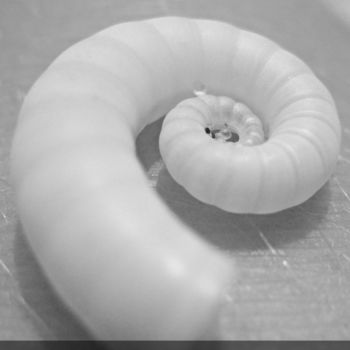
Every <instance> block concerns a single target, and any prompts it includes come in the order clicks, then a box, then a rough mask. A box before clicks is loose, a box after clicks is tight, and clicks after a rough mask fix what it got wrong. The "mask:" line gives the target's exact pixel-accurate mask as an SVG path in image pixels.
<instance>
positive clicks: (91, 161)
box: [11, 17, 340, 339]
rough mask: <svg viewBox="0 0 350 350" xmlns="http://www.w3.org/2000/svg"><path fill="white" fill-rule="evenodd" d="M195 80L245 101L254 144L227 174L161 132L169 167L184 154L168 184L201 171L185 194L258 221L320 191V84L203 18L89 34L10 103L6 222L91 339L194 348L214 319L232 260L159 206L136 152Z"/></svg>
mask: <svg viewBox="0 0 350 350" xmlns="http://www.w3.org/2000/svg"><path fill="white" fill-rule="evenodd" d="M201 84H204V85H203V86H205V87H206V88H207V91H208V93H210V94H213V95H217V96H227V97H233V98H235V99H237V100H239V101H241V102H242V103H244V104H247V105H248V106H249V107H250V108H251V110H252V111H254V113H256V115H258V116H259V117H260V118H261V120H262V125H263V127H264V129H265V130H264V131H265V132H267V138H268V141H267V142H264V143H262V144H261V146H249V147H248V146H244V147H243V146H242V147H241V149H242V150H243V151H242V153H240V154H236V153H237V152H235V151H234V152H233V154H234V155H237V156H238V158H239V160H238V161H236V160H233V161H232V164H230V162H229V161H228V155H227V150H225V151H224V153H223V154H222V153H221V150H220V151H219V152H218V149H219V148H220V147H221V146H222V147H226V146H227V144H225V142H221V143H215V142H216V140H212V139H210V138H209V137H208V135H206V134H205V131H204V130H202V129H203V128H202V127H201V132H202V134H201V136H200V137H197V134H196V136H195V137H190V138H187V139H186V142H185V143H184V144H183V145H182V146H183V150H181V147H180V148H179V147H178V146H177V149H176V150H175V148H174V147H175V146H174V144H173V140H174V137H175V136H174V135H175V134H176V133H177V134H178V137H179V138H182V137H183V136H185V134H186V133H184V135H182V132H183V131H181V130H182V129H181V128H183V126H181V124H182V123H178V122H173V123H166V130H167V131H166V132H165V134H163V136H162V138H161V141H162V140H163V141H167V140H170V139H171V138H172V141H171V140H170V141H171V142H170V143H167V142H164V143H163V145H162V152H163V153H164V154H165V153H167V152H169V160H165V161H166V162H167V164H168V165H169V167H177V166H178V167H181V165H180V163H179V158H176V157H173V156H171V153H173V152H175V153H176V152H180V153H181V152H183V151H186V150H187V151H190V150H191V149H190V148H191V146H190V145H191V144H192V145H193V151H195V152H196V154H195V155H193V162H192V164H191V166H190V167H188V164H187V165H185V166H184V167H183V168H182V171H181V176H180V178H179V179H178V180H179V181H182V183H183V185H185V186H187V185H189V186H190V187H191V184H193V183H194V180H193V178H191V175H190V172H192V171H193V172H194V173H200V172H201V173H203V172H208V175H209V177H206V178H204V179H203V183H205V184H206V186H205V187H203V188H198V189H196V191H195V192H196V193H195V194H196V195H198V197H199V198H200V199H202V200H205V201H208V202H209V203H212V204H215V205H218V206H220V207H223V208H224V209H226V210H235V211H238V212H242V211H254V210H256V211H257V212H271V211H275V210H281V209H283V208H286V207H288V206H290V205H295V204H297V203H299V202H300V201H302V200H305V199H306V198H307V197H308V196H310V195H312V193H314V192H315V191H316V190H317V189H318V188H319V187H320V186H321V185H322V184H323V183H324V182H325V181H326V179H327V178H328V176H329V175H330V173H331V171H332V170H333V168H334V164H335V160H336V156H337V152H338V149H339V139H340V127H339V122H338V118H337V113H336V110H335V107H334V103H333V100H332V98H331V96H330V94H329V93H328V91H327V89H326V88H325V87H324V86H323V85H322V84H321V83H320V82H319V80H317V79H316V78H315V76H314V75H313V74H312V73H311V71H310V69H309V68H308V67H307V66H306V65H305V64H304V63H302V62H301V61H300V60H299V59H297V58H296V57H295V56H293V55H292V54H290V53H288V52H287V51H284V50H282V49H281V48H279V47H278V46H277V45H276V44H275V43H273V42H271V41H270V40H268V39H265V38H263V37H261V36H259V35H257V34H253V33H250V32H246V31H243V30H240V29H237V28H235V27H233V26H231V25H228V24H224V23H220V22H217V21H211V20H193V19H185V18H174V17H167V18H157V19H151V20H145V21H140V22H129V23H123V24H119V25H116V26H113V27H111V28H108V29H106V30H103V31H101V32H99V33H97V34H96V35H94V36H92V37H90V38H88V39H86V40H84V41H82V42H80V43H78V44H76V45H74V46H73V47H71V48H69V49H68V50H67V51H65V52H64V53H63V54H62V55H60V56H59V57H58V58H57V59H56V60H55V61H54V62H53V63H52V64H51V66H50V67H49V68H48V69H47V70H46V72H45V73H44V74H43V75H42V76H41V77H40V79H39V80H38V81H37V82H36V83H35V85H34V86H33V88H32V89H31V90H30V92H29V94H28V96H27V97H26V99H25V102H24V104H23V107H22V110H21V115H20V118H19V121H18V126H17V129H16V132H15V136H14V141H13V147H12V153H11V157H12V158H11V159H12V163H11V164H12V174H13V181H14V186H15V191H16V199H17V205H18V212H19V216H20V220H21V222H22V224H23V227H24V231H25V233H26V234H27V236H28V239H29V241H30V244H31V245H32V247H33V249H34V251H35V253H36V255H37V257H38V260H39V261H40V263H41V265H42V267H43V269H44V271H45V272H46V274H47V275H48V277H49V279H50V280H51V282H52V283H53V285H54V286H55V288H56V289H57V291H58V293H59V294H60V295H61V296H62V297H63V299H64V300H65V302H66V303H67V304H68V305H69V306H70V307H71V308H72V309H73V311H74V312H75V313H76V314H77V315H78V316H79V317H80V318H81V319H82V320H83V322H84V323H85V324H86V325H87V327H88V328H89V329H90V330H91V331H92V332H93V334H94V335H95V336H96V337H98V338H100V339H198V338H200V337H201V336H202V335H203V334H204V332H207V329H208V328H210V327H211V326H212V324H213V322H215V319H216V316H217V313H218V312H219V310H220V305H221V302H222V296H223V293H224V290H225V287H226V285H227V284H228V283H230V281H231V278H232V275H233V271H232V262H231V260H229V259H228V258H227V257H226V256H224V255H223V254H222V253H220V252H218V251H217V250H216V249H215V248H214V247H212V246H210V245H209V244H208V243H206V242H204V241H202V239H201V238H200V237H198V236H197V235H196V234H195V233H194V232H192V231H191V230H190V229H189V228H188V227H186V226H185V225H183V224H182V223H181V222H180V221H179V220H178V219H177V218H176V217H175V216H174V215H173V214H172V213H171V212H170V211H169V209H168V208H167V207H166V206H165V205H164V203H163V202H162V201H161V200H160V199H159V198H158V197H157V195H156V194H155V193H154V192H153V191H152V190H151V188H150V186H148V183H147V179H146V176H145V174H144V171H143V169H142V166H141V165H140V163H139V161H138V159H137V157H136V153H135V137H136V136H137V134H138V133H139V132H140V130H142V128H143V127H144V126H145V125H147V124H149V123H150V122H152V121H154V120H156V119H157V118H159V117H160V116H162V115H164V114H165V113H167V112H168V111H169V110H170V109H171V108H173V107H174V106H176V105H177V104H178V103H179V102H180V101H181V100H183V99H185V98H188V97H191V96H193V90H194V89H197V88H198V86H202V85H201ZM201 98H204V99H205V98H210V97H205V96H202V97H201ZM214 99H215V97H214ZM223 99H225V97H223ZM222 101H223V100H222ZM227 101H229V100H227ZM186 103H187V102H186ZM188 103H191V102H188ZM196 103H198V101H197V102H196ZM224 105H225V104H224ZM241 106H243V105H241ZM236 108H237V107H236ZM190 114H191V115H190V118H191V119H193V118H197V117H198V113H197V114H196V112H194V111H193V110H192V111H191V112H190ZM190 124H191V123H190V122H189V121H184V125H185V126H186V125H187V126H188V125H190ZM194 124H195V123H192V124H191V125H190V127H189V128H190V132H189V133H188V134H191V135H192V134H193V127H194ZM187 126H186V127H187ZM196 127H197V126H196ZM259 135H260V134H259V132H258V136H257V137H258V138H259V137H260V136H259ZM250 136H251V135H250ZM250 136H249V137H250ZM199 139H200V140H199ZM195 143H197V146H196V147H197V148H196V149H195V148H194V145H195ZM209 144H210V145H213V147H212V148H213V149H212V150H211V149H210V147H209ZM201 147H203V148H201ZM226 148H227V147H226ZM191 151H192V150H191ZM201 154H202V156H201ZM300 154H302V156H300ZM203 155H204V156H203ZM211 155H213V156H214V157H215V158H214V163H215V166H214V169H213V167H212V164H210V162H209V163H208V160H209V156H211ZM199 157H202V159H199ZM220 159H221V160H222V161H223V162H222V163H221V162H220V161H218V160H220ZM268 164H273V165H274V166H275V167H276V168H280V169H283V172H282V173H281V172H278V171H277V170H276V171H275V170H271V169H268V168H267V165H268ZM185 167H186V171H185ZM230 169H232V170H233V171H234V175H233V176H232V178H231V175H230V173H229V171H230ZM261 169H264V170H261ZM188 175H190V176H188ZM286 178H287V179H289V180H291V181H292V183H291V184H288V181H286ZM214 180H215V181H214ZM201 181H202V180H201ZM212 181H213V182H212ZM237 184H238V185H239V186H242V189H239V190H238V189H237V186H238V185H237ZM247 187H249V189H248V191H249V192H248V194H244V192H243V190H244V189H245V188H247ZM291 189H293V190H295V191H296V193H298V194H296V195H295V196H290V192H291ZM189 190H190V191H191V189H189ZM276 192H279V193H277V194H276ZM230 195H234V196H235V197H236V198H235V199H233V200H232V201H231V200H229V199H228V198H229V197H230ZM267 195H269V197H270V198H268V197H266V196H267ZM246 197H249V198H248V199H247V198H246Z"/></svg>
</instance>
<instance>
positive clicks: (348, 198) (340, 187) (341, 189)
mask: <svg viewBox="0 0 350 350" xmlns="http://www.w3.org/2000/svg"><path fill="white" fill-rule="evenodd" d="M334 182H335V183H336V185H337V186H338V188H339V189H340V191H341V192H342V193H343V195H344V196H345V198H346V199H347V200H348V201H349V202H350V196H349V194H348V193H347V192H346V191H345V189H344V187H343V186H342V185H341V184H340V182H339V180H338V178H337V177H336V176H334Z"/></svg>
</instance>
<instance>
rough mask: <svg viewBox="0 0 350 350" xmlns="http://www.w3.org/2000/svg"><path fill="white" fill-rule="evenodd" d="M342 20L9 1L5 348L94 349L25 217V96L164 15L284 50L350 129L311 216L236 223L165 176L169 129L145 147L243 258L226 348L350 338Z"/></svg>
mask: <svg viewBox="0 0 350 350" xmlns="http://www.w3.org/2000/svg"><path fill="white" fill-rule="evenodd" d="M325 2H327V0H325ZM336 3H337V2H336V1H332V4H333V5H335V4H336ZM339 13H340V14H342V13H343V14H344V13H345V12H344V11H338V12H337V11H331V10H329V9H328V8H327V7H325V6H324V5H323V2H321V1H304V0H293V1H291V0H290V1H288V2H287V1H280V0H266V1H263V0H255V1H253V0H245V1H238V0H237V1H231V0H217V1H215V4H214V2H212V1H210V0H193V1H185V0H176V1H175V0H174V1H166V0H164V1H162V0H159V1H156V0H154V1H153V0H138V1H127V0H117V1H112V0H100V1H94V0H84V1H83V0H69V1H43V0H30V1H24V0H23V1H19V0H0V310H1V311H0V339H2V340H4V339H88V338H89V335H88V333H87V332H86V331H85V330H84V328H83V327H82V326H81V325H80V324H79V322H78V321H77V320H76V319H75V318H74V316H73V315H71V314H70V313H69V311H68V310H66V309H65V307H64V305H63V304H62V303H61V302H60V301H59V299H58V298H57V296H56V295H55V293H54V291H53V290H52V289H51V288H50V286H49V284H48V282H47V280H46V279H45V277H44V276H43V274H42V273H41V271H40V268H39V267H38V265H37V263H36V261H35V258H34V256H33V254H32V252H31V250H30V248H29V247H28V245H27V243H26V240H25V238H24V236H23V233H22V231H21V228H20V225H19V223H18V220H17V217H16V210H15V207H14V202H13V192H12V189H11V185H10V180H9V169H8V165H9V150H10V144H11V137H12V135H13V132H14V127H15V123H16V117H17V114H18V110H19V108H20V105H21V101H22V99H23V96H24V95H25V93H26V92H27V91H28V89H29V87H30V86H31V84H32V83H33V82H34V80H35V79H36V78H37V77H38V76H39V74H40V73H41V72H42V71H43V69H44V68H45V67H47V65H48V64H49V63H50V62H51V61H52V59H53V58H54V57H56V56H57V55H58V54H59V53H60V52H61V51H62V50H63V49H65V48H66V47H68V46H70V45H71V44H72V43H74V42H76V41H77V40H79V39H82V38H84V37H86V36H88V35H89V34H92V33H94V32H95V31H97V30H99V29H102V28H104V27H106V26H108V25H111V24H114V23H118V22H122V21H126V20H130V19H140V18H145V17H151V16H159V15H184V16H195V17H208V18H215V19H221V20H224V21H227V22H230V23H234V24H236V25H238V26H242V27H244V28H247V29H250V30H253V31H256V32H259V33H261V34H263V35H266V36H268V37H270V38H272V39H274V40H275V41H277V42H278V43H280V44H281V45H282V46H284V47H286V48H287V49H289V50H291V51H293V52H294V53H296V54H297V55H298V56H300V57H301V58H302V59H303V60H305V61H306V62H307V63H308V64H309V65H310V66H311V67H312V69H313V70H314V71H315V73H316V74H317V75H318V76H319V77H320V78H321V79H322V80H323V81H324V83H325V84H326V85H327V86H328V88H329V89H330V90H331V92H332V94H333V95H334V97H335V100H336V103H337V106H338V109H339V113H340V118H341V121H342V125H343V145H342V152H341V157H340V159H339V164H338V168H337V171H336V173H335V174H334V176H333V177H332V178H331V179H330V181H329V182H328V183H327V185H326V186H325V187H324V188H322V189H321V190H320V191H319V192H318V193H317V194H316V195H315V196H314V197H313V198H311V199H310V200H309V201H307V202H306V203H304V204H302V205H300V206H299V207H296V208H293V209H290V210H286V211H284V212H281V213H277V214H274V215H267V216H254V215H233V214H228V213H225V212H222V211H220V210H218V209H215V208H213V207H209V206H206V205H204V204H201V203H199V202H198V201H196V200H195V199H193V198H192V197H191V196H189V195H188V194H187V193H186V192H185V191H184V190H183V189H182V188H181V187H180V186H178V185H177V184H176V183H175V182H174V181H173V180H172V178H171V177H170V175H169V174H168V172H167V171H166V169H165V168H164V166H163V165H162V162H161V160H160V155H159V151H158V146H157V137H158V133H159V129H160V122H158V123H155V124H153V125H151V126H149V127H147V128H146V129H145V130H144V132H143V133H142V134H141V136H140V137H139V139H138V152H139V156H140V159H141V161H142V162H143V164H144V166H145V169H146V171H147V173H148V175H149V178H150V182H151V184H152V186H153V187H154V189H155V191H157V192H158V193H159V194H160V195H161V196H162V198H163V199H164V201H165V202H166V203H167V205H169V207H170V208H171V209H172V210H174V211H175V213H177V214H178V215H179V217H180V218H181V219H182V220H184V221H185V222H186V223H187V224H188V225H190V226H191V227H193V228H194V229H195V230H197V231H198V232H199V233H200V234H201V235H203V236H204V237H205V238H206V239H208V240H209V241H211V242H212V243H213V244H215V245H217V246H218V247H220V248H221V249H223V250H224V251H226V252H227V253H228V254H230V255H232V256H233V257H235V259H236V265H237V273H238V276H237V279H236V281H235V283H233V284H232V288H231V290H230V297H231V298H232V300H233V301H232V302H228V304H227V307H226V308H225V310H224V312H223V315H222V319H221V321H222V322H221V326H220V332H219V337H220V339H349V338H350V237H349V234H350V220H349V215H350V214H349V213H350V197H349V194H348V193H349V191H350V179H349V177H348V176H347V174H348V171H349V170H350V121H349V117H348V111H349V110H350V98H349V91H350V68H349V62H350V46H349V45H348V43H349V40H348V38H349V34H350V33H349V32H350V22H348V20H347V19H346V18H345V19H344V16H343V18H342V20H339V19H338V18H337V14H339Z"/></svg>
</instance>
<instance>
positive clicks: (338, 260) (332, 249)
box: [318, 231, 343, 270]
mask: <svg viewBox="0 0 350 350" xmlns="http://www.w3.org/2000/svg"><path fill="white" fill-rule="evenodd" d="M318 233H319V235H320V237H321V238H322V240H323V241H324V242H325V243H326V245H327V247H328V249H329V251H330V252H331V254H332V255H333V256H334V258H335V261H336V264H337V267H338V269H339V270H342V269H343V264H342V262H341V261H340V259H339V255H338V253H337V252H336V251H335V249H334V244H333V245H332V243H331V242H330V241H329V239H328V238H327V237H326V236H325V235H324V234H323V232H322V231H318Z"/></svg>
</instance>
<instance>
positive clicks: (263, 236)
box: [258, 229, 278, 255]
mask: <svg viewBox="0 0 350 350" xmlns="http://www.w3.org/2000/svg"><path fill="white" fill-rule="evenodd" d="M258 233H259V236H260V237H261V239H262V240H263V241H264V243H265V244H266V246H267V247H268V248H269V250H270V252H271V253H272V254H273V255H278V253H277V250H276V249H275V248H274V247H273V246H272V244H271V243H270V242H269V241H268V239H267V238H266V236H265V235H264V233H263V232H262V231H261V230H259V229H258Z"/></svg>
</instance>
